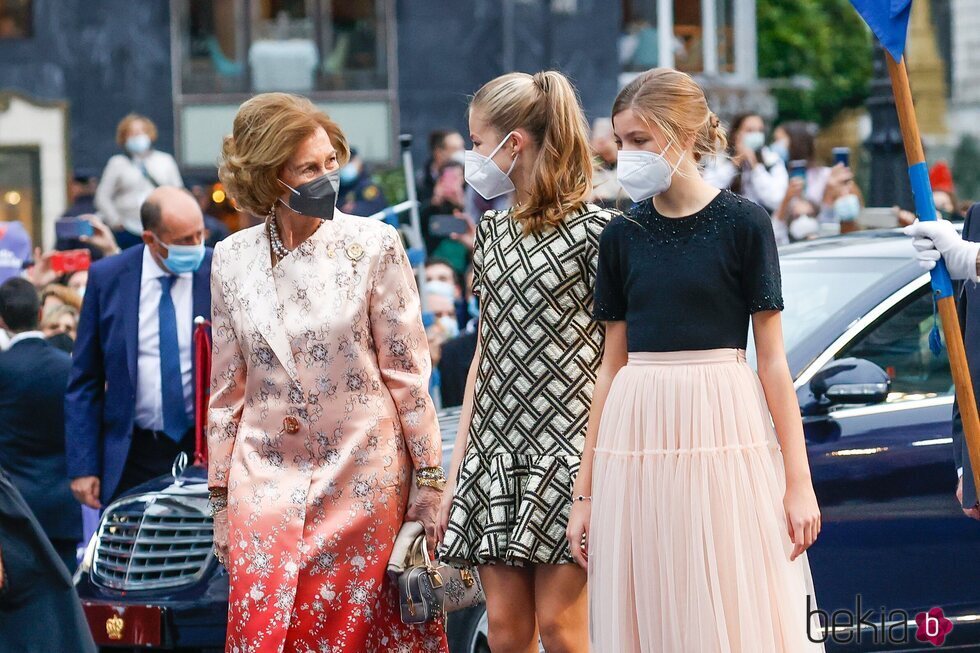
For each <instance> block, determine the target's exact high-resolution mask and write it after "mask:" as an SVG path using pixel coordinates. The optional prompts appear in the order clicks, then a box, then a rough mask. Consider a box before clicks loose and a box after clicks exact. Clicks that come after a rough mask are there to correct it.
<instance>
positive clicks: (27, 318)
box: [0, 277, 82, 571]
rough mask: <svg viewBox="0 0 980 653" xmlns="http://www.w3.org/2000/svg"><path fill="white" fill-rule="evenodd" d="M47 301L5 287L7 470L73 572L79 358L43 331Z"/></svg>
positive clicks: (1, 404)
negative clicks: (74, 407) (72, 437)
mask: <svg viewBox="0 0 980 653" xmlns="http://www.w3.org/2000/svg"><path fill="white" fill-rule="evenodd" d="M40 310H41V299H40V297H39V296H38V294H37V290H36V289H35V288H34V285H33V284H32V283H31V282H30V281H28V280H27V279H21V278H19V277H13V278H11V279H8V280H7V281H5V282H4V284H3V285H2V286H0V323H2V324H0V326H3V328H4V329H6V330H7V332H8V333H9V334H10V335H11V340H10V346H9V348H8V349H7V350H6V351H4V352H3V353H0V467H2V468H4V469H6V470H7V474H8V476H9V477H10V481H11V482H12V483H13V484H14V485H15V486H16V487H17V489H18V490H20V493H21V495H22V496H23V497H24V501H26V502H27V505H28V506H30V508H31V510H32V511H33V512H34V516H35V517H37V520H38V522H40V524H41V528H42V529H44V533H45V535H47V536H48V539H49V540H51V544H52V545H53V546H54V549H55V551H57V553H58V555H59V556H60V557H61V559H62V561H63V562H64V563H65V566H66V567H68V570H69V571H74V570H75V558H76V556H75V553H76V549H77V547H78V542H79V541H80V540H81V539H82V511H81V509H80V508H79V507H78V504H77V503H75V499H73V498H72V494H71V490H70V489H69V487H68V474H67V472H66V467H65V413H64V401H65V388H66V387H67V385H68V370H69V369H70V368H71V357H70V356H69V355H68V354H66V353H65V352H63V351H61V350H60V349H57V348H56V347H54V346H53V345H51V344H50V343H48V341H47V340H45V339H44V334H42V333H41V332H40V331H39V330H38V315H39V313H40Z"/></svg>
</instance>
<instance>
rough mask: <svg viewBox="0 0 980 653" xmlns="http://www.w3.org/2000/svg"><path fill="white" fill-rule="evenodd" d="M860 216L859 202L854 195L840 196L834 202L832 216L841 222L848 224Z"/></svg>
mask: <svg viewBox="0 0 980 653" xmlns="http://www.w3.org/2000/svg"><path fill="white" fill-rule="evenodd" d="M860 214H861V200H859V199H858V196H857V195H855V194H854V193H848V194H847V195H841V196H840V197H838V198H837V200H836V201H835V202H834V215H835V216H836V217H837V219H838V220H840V221H841V222H850V221H851V220H853V219H854V218H856V217H858V216H859V215H860Z"/></svg>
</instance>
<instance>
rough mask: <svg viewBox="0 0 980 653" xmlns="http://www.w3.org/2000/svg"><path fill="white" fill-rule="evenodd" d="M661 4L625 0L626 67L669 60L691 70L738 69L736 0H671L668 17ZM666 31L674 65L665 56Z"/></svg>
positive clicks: (623, 55) (622, 43)
mask: <svg viewBox="0 0 980 653" xmlns="http://www.w3.org/2000/svg"><path fill="white" fill-rule="evenodd" d="M660 4H662V3H661V2H658V0H623V28H622V35H621V37H620V43H619V55H620V63H621V64H622V67H623V71H624V72H626V73H638V72H642V71H644V70H648V69H650V68H655V67H657V66H663V65H673V66H674V67H675V68H677V69H678V70H683V71H684V72H687V73H705V74H717V73H719V72H722V73H731V72H734V70H735V41H734V30H733V25H734V21H735V16H734V6H735V0H696V1H693V0H671V2H670V3H668V9H670V11H669V12H667V13H670V14H671V15H670V16H667V17H665V16H664V15H663V14H662V13H661V11H660V9H661V8H660V7H659V5H660ZM667 18H669V19H670V20H667ZM665 31H666V32H667V34H668V35H669V37H668V38H670V45H669V52H670V54H671V56H672V58H673V63H672V64H671V62H670V61H661V59H662V58H663V57H662V54H663V53H662V52H661V50H660V47H661V44H660V39H661V38H663V34H664V32H665Z"/></svg>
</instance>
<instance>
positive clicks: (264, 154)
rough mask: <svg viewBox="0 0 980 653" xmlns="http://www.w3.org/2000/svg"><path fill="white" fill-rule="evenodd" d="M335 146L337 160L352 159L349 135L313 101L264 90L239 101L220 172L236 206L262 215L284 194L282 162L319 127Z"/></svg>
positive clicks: (226, 190) (227, 137) (224, 149)
mask: <svg viewBox="0 0 980 653" xmlns="http://www.w3.org/2000/svg"><path fill="white" fill-rule="evenodd" d="M321 127H322V128H323V130H324V131H326V132H327V136H328V137H329V138H330V143H331V144H332V145H333V147H334V149H335V150H337V160H338V161H339V162H340V165H344V164H345V163H347V160H348V159H349V158H350V147H349V146H348V145H347V137H346V136H344V132H342V131H341V129H340V126H339V125H337V123H335V122H334V121H333V120H331V119H330V117H329V116H328V115H327V114H326V113H324V112H323V111H321V110H320V109H319V108H317V106H316V105H314V104H313V103H312V102H310V101H309V100H308V99H306V98H305V97H300V96H299V95H291V94H289V93H262V94H260V95H256V96H255V97H253V98H251V99H250V100H247V101H245V102H244V103H242V106H240V107H239V108H238V113H237V114H236V115H235V122H234V124H233V127H232V133H231V135H230V136H225V139H224V143H223V145H222V148H221V157H220V159H219V161H218V177H219V178H220V179H221V183H222V184H224V188H225V192H226V193H227V194H228V196H229V197H231V198H233V199H234V200H235V202H236V203H237V204H238V206H239V207H241V208H242V209H244V210H246V211H248V212H250V213H252V214H254V215H256V216H263V215H265V214H266V213H268V212H269V208H270V207H271V206H272V205H273V204H274V203H275V201H276V198H277V197H279V196H280V195H281V194H282V190H283V187H282V186H281V185H280V184H279V182H278V180H277V178H278V177H279V171H280V170H281V169H282V166H283V165H284V164H285V163H286V162H287V161H289V158H290V157H291V156H293V154H295V152H296V149H297V148H298V147H299V146H300V144H302V143H303V141H305V140H306V139H307V138H309V137H310V136H311V135H312V134H313V133H314V132H316V130H317V129H318V128H321Z"/></svg>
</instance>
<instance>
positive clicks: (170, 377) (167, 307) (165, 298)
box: [159, 275, 190, 442]
mask: <svg viewBox="0 0 980 653" xmlns="http://www.w3.org/2000/svg"><path fill="white" fill-rule="evenodd" d="M176 280H177V277H175V276H173V275H167V276H165V277H160V285H161V290H162V291H163V292H162V293H161V294H160V311H159V312H160V388H161V392H162V394H163V432H164V433H166V434H167V437H169V438H171V439H172V440H174V442H180V439H181V438H182V437H184V433H186V432H187V429H188V428H189V427H190V420H188V418H187V410H186V409H185V404H184V378H183V375H181V373H180V344H179V343H178V342H177V311H176V310H175V309H174V299H173V297H171V295H170V290H171V288H173V285H174V281H176Z"/></svg>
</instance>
